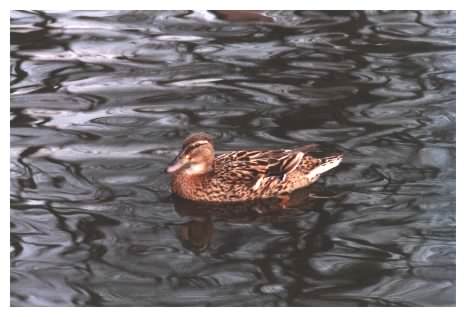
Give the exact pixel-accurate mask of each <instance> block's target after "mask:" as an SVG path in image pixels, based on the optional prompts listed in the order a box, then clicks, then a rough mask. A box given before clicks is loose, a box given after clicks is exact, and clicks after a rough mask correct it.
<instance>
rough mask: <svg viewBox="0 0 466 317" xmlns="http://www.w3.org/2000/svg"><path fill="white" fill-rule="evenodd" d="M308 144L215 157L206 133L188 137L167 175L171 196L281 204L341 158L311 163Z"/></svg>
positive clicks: (337, 156)
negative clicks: (279, 200) (274, 199)
mask: <svg viewBox="0 0 466 317" xmlns="http://www.w3.org/2000/svg"><path fill="white" fill-rule="evenodd" d="M313 147H314V146H313V145H306V146H303V147H300V148H296V149H290V150H288V149H286V150H264V151H254V150H248V151H233V152H228V153H224V154H220V155H217V156H215V151H214V146H213V139H212V137H211V136H210V135H208V134H206V133H194V134H191V135H190V136H188V137H187V138H186V139H185V141H184V143H183V147H182V148H181V151H180V153H179V154H178V156H177V157H176V158H175V160H174V161H173V163H172V164H171V165H170V166H168V168H167V170H166V171H167V172H168V173H170V174H172V183H171V188H172V191H173V192H174V193H175V194H177V195H178V196H181V197H182V198H185V199H189V200H195V201H204V202H238V201H247V200H256V199H263V198H271V197H281V198H283V199H286V197H287V196H288V194H289V193H291V192H292V191H294V190H296V189H298V188H301V187H305V186H308V185H310V184H312V183H314V182H315V181H317V179H318V178H319V176H320V175H321V174H322V173H324V172H326V171H328V170H330V169H332V168H334V167H336V166H337V165H338V164H340V162H341V160H342V157H343V156H342V155H341V154H338V155H333V156H328V157H324V158H316V157H313V156H312V155H311V153H310V152H309V151H310V149H311V148H313Z"/></svg>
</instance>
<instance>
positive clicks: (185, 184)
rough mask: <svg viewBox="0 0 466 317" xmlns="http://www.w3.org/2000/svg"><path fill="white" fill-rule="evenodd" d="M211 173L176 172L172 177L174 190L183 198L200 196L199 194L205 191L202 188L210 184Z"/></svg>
mask: <svg viewBox="0 0 466 317" xmlns="http://www.w3.org/2000/svg"><path fill="white" fill-rule="evenodd" d="M211 174H212V173H211V172H208V173H205V174H188V173H185V172H184V171H181V172H179V173H175V174H174V175H173V177H172V184H171V187H172V191H173V192H174V193H175V194H177V195H178V196H181V197H183V198H187V199H195V198H198V196H199V194H200V193H202V192H203V190H202V189H203V188H205V186H206V184H208V182H209V179H210V177H211Z"/></svg>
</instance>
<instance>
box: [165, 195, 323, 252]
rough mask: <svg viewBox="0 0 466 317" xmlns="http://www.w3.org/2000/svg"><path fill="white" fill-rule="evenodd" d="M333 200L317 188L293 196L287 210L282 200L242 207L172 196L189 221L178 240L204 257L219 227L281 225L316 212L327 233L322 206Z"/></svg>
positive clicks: (179, 234)
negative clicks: (227, 225) (232, 224)
mask: <svg viewBox="0 0 466 317" xmlns="http://www.w3.org/2000/svg"><path fill="white" fill-rule="evenodd" d="M329 197H330V196H328V195H324V194H322V193H318V192H317V191H316V188H315V187H314V188H310V187H307V188H302V189H299V190H296V191H294V192H293V193H291V194H290V195H289V201H288V204H287V207H286V208H284V207H283V204H282V201H281V199H279V198H270V199H262V200H258V201H250V202H238V203H206V202H194V201H190V200H187V199H183V198H180V197H178V196H176V195H172V200H173V203H174V207H175V210H176V212H177V213H178V214H179V215H180V216H183V217H188V218H189V220H188V221H187V222H185V223H183V224H181V225H179V228H178V233H177V234H178V238H179V239H180V241H181V242H182V244H183V246H184V247H185V248H187V249H189V250H191V251H193V252H194V253H197V254H200V253H202V252H204V251H206V250H208V249H209V246H210V244H211V242H212V240H213V238H214V237H215V224H216V223H235V224H278V223H283V222H286V221H289V219H290V217H297V216H300V215H302V214H303V213H307V212H309V211H311V210H312V212H316V215H317V217H316V219H317V220H316V223H315V224H316V226H315V227H319V229H318V230H319V231H321V230H323V228H324V227H325V225H324V224H323V223H322V222H325V219H327V216H328V215H327V214H326V213H325V212H322V209H323V208H322V205H323V204H324V203H325V202H326V201H327V199H326V198H329Z"/></svg>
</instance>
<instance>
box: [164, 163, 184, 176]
mask: <svg viewBox="0 0 466 317" xmlns="http://www.w3.org/2000/svg"><path fill="white" fill-rule="evenodd" d="M183 165H184V164H183V162H181V161H179V160H176V161H175V162H173V163H172V164H170V165H168V167H167V169H166V170H165V171H166V172H167V173H174V172H176V171H177V170H179V169H180V168H182V167H183Z"/></svg>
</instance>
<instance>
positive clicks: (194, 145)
mask: <svg viewBox="0 0 466 317" xmlns="http://www.w3.org/2000/svg"><path fill="white" fill-rule="evenodd" d="M207 143H209V142H207V141H198V142H194V143H191V144H188V145H187V146H186V147H185V148H184V150H183V153H184V154H187V153H189V152H191V151H193V150H194V149H195V148H198V147H200V146H201V145H204V144H207Z"/></svg>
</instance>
